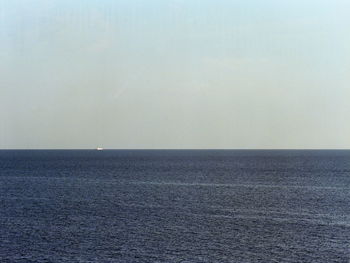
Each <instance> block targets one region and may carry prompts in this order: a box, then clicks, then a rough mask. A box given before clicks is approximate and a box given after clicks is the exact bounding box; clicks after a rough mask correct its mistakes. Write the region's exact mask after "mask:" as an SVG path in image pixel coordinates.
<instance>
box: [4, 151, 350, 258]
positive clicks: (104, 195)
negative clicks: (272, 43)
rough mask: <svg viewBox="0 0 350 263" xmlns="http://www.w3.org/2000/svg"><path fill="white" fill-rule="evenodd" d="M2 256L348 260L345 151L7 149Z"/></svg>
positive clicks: (348, 154)
mask: <svg viewBox="0 0 350 263" xmlns="http://www.w3.org/2000/svg"><path fill="white" fill-rule="evenodd" d="M0 262H1V263H6V262H11V263H12V262H23V263H24V262H26V263H27V262H125V263H134V262H135V263H141V262H142V263H148V262H149V263H153V262H158V263H168V262H169V263H180V262H181V263H185V262H187V263H189V262H193V263H197V262H198V263H201V262H202V263H204V262H208V263H215V262H220V263H221V262H327V263H330V262H346V263H348V262H350V151H345V150H344V151H331V150H320V151H313V150H306V151H296V150H284V151H279V150H273V151H267V150H266V151H265V150H254V151H253V150H252V151H251V150H154V151H149V150H135V151H131V150H105V151H95V150H33V151H32V150H8V151H7V150H2V151H0Z"/></svg>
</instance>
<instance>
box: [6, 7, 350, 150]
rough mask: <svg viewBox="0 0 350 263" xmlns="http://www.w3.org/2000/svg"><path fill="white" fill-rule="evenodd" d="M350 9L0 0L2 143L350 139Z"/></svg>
mask: <svg viewBox="0 0 350 263" xmlns="http://www.w3.org/2000/svg"><path fill="white" fill-rule="evenodd" d="M349 12H350V1H347V0H285V1H281V0H236V1H235V0H215V1H214V0H74V1H72V0H0V121H1V123H0V148H3V149H8V148H25V149H29V148H95V147H97V146H102V147H105V148H124V149H125V148H350V16H349Z"/></svg>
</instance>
